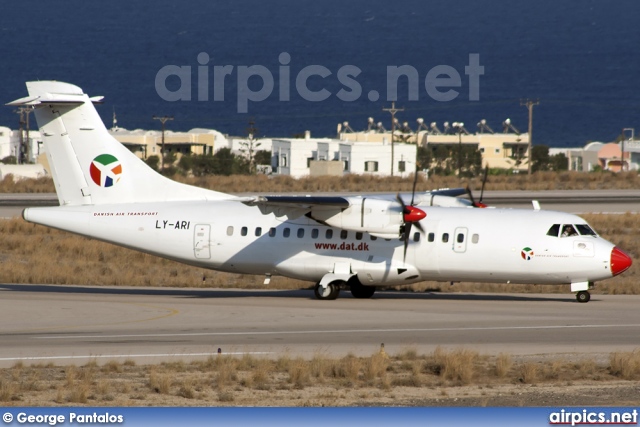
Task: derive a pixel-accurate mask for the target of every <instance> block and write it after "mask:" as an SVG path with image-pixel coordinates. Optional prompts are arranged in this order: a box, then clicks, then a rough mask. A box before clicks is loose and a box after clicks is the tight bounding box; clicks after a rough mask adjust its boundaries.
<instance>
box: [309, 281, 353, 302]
mask: <svg viewBox="0 0 640 427" xmlns="http://www.w3.org/2000/svg"><path fill="white" fill-rule="evenodd" d="M346 284H347V282H345V281H344V280H334V281H333V282H331V283H329V284H328V285H327V286H320V282H318V283H316V286H315V288H313V292H314V293H315V294H316V298H318V299H319V300H334V299H336V298H338V294H340V288H341V287H343V286H345V285H346Z"/></svg>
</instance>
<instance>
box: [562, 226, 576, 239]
mask: <svg viewBox="0 0 640 427" xmlns="http://www.w3.org/2000/svg"><path fill="white" fill-rule="evenodd" d="M577 235H578V232H577V231H576V228H575V227H574V226H573V224H564V225H563V226H562V234H560V237H572V236H577Z"/></svg>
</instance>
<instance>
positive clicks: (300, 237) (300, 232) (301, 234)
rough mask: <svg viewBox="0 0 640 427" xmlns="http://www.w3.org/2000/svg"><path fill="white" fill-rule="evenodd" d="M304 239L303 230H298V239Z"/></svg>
mask: <svg viewBox="0 0 640 427" xmlns="http://www.w3.org/2000/svg"><path fill="white" fill-rule="evenodd" d="M303 237H304V228H298V238H299V239H302V238H303Z"/></svg>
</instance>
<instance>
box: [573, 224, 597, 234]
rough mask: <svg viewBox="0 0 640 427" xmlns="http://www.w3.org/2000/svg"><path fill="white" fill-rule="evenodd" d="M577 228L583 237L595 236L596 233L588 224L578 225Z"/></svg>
mask: <svg viewBox="0 0 640 427" xmlns="http://www.w3.org/2000/svg"><path fill="white" fill-rule="evenodd" d="M576 228H577V229H578V232H579V233H580V234H581V235H583V236H595V235H596V232H595V231H593V228H591V227H589V226H588V225H587V224H576Z"/></svg>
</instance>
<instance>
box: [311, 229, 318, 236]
mask: <svg viewBox="0 0 640 427" xmlns="http://www.w3.org/2000/svg"><path fill="white" fill-rule="evenodd" d="M311 238H312V239H317V238H318V229H317V228H314V229H313V230H311Z"/></svg>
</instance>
